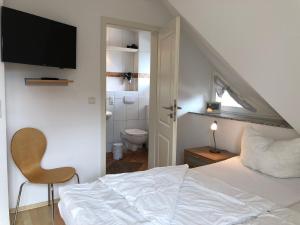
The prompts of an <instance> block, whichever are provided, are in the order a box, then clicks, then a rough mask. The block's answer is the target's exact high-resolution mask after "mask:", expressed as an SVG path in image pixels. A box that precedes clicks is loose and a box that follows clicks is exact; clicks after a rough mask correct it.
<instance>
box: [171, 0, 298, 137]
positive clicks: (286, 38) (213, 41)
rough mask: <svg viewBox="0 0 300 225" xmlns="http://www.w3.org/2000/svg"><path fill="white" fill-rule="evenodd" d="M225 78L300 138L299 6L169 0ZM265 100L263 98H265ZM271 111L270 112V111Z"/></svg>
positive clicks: (277, 1) (248, 0)
mask: <svg viewBox="0 0 300 225" xmlns="http://www.w3.org/2000/svg"><path fill="white" fill-rule="evenodd" d="M165 4H166V5H167V6H168V8H169V9H170V10H171V11H173V12H174V11H176V12H178V13H179V14H180V15H181V17H182V18H184V20H185V21H186V24H185V25H186V27H188V30H189V32H190V33H191V35H192V36H193V37H194V39H195V41H196V42H197V43H198V45H199V47H200V48H201V49H202V50H203V51H204V52H205V53H206V55H207V56H208V57H209V59H210V60H211V61H212V63H214V64H215V66H216V67H217V68H218V69H219V70H220V72H221V73H222V74H223V76H224V77H225V79H227V80H229V81H230V82H232V84H233V86H234V87H236V88H238V87H240V89H241V90H237V91H239V92H242V93H243V95H247V96H248V97H249V98H250V99H252V100H253V101H254V102H256V104H261V105H263V104H265V106H266V107H267V108H269V109H270V108H271V107H272V108H273V109H274V110H276V111H277V112H278V113H279V114H280V115H281V116H282V117H283V118H284V119H285V120H286V121H287V122H288V123H289V124H290V125H291V126H293V127H294V128H295V129H296V130H297V132H298V133H300V117H299V115H300V106H298V98H299V97H300V94H299V91H298V90H300V89H299V88H298V86H299V85H300V62H299V60H300V1H298V0H289V1H282V0H264V1H261V0H243V1H240V0H186V1H182V0H166V1H165ZM260 96H261V97H260ZM269 106H271V107H269Z"/></svg>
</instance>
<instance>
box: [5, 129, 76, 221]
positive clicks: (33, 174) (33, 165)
mask: <svg viewBox="0 0 300 225" xmlns="http://www.w3.org/2000/svg"><path fill="white" fill-rule="evenodd" d="M46 147H47V140H46V137H45V135H44V134H43V133H42V132H41V131H39V130H37V129H34V128H23V129H21V130H19V131H17V132H16V133H15V135H14V136H13V138H12V142H11V154H12V158H13V160H14V162H15V164H16V165H17V167H18V168H19V169H20V171H21V172H22V174H23V175H24V176H25V177H26V178H27V181H25V182H24V183H22V184H21V186H20V189H19V195H18V200H17V205H16V210H15V216H14V221H13V225H15V224H16V220H17V215H18V209H19V204H20V199H21V195H22V190H23V187H24V185H25V184H27V183H34V184H47V185H48V206H50V205H51V206H52V210H51V211H52V224H54V188H53V184H59V183H65V182H67V181H69V180H71V179H72V178H73V177H74V176H76V177H77V182H78V183H79V182H80V181H79V176H78V174H77V173H76V171H75V169H74V168H72V167H62V168H56V169H49V170H47V169H43V168H42V167H41V160H42V158H43V155H44V153H45V151H46ZM50 192H51V194H50Z"/></svg>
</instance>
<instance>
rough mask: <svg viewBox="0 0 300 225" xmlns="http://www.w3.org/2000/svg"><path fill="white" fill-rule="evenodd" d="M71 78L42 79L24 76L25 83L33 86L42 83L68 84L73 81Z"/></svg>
mask: <svg viewBox="0 0 300 225" xmlns="http://www.w3.org/2000/svg"><path fill="white" fill-rule="evenodd" d="M73 82H74V81H73V80H65V79H61V80H42V79H35V78H25V85H27V86H33V85H43V86H68V85H69V83H73Z"/></svg>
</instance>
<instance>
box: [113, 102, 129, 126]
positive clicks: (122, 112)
mask: <svg viewBox="0 0 300 225" xmlns="http://www.w3.org/2000/svg"><path fill="white" fill-rule="evenodd" d="M113 114H114V121H120V120H126V107H125V105H124V103H123V99H121V98H116V99H115V105H114V111H113Z"/></svg>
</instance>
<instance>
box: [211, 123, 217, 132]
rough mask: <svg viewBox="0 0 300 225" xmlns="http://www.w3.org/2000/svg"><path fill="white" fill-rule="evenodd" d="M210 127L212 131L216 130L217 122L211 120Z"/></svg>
mask: <svg viewBox="0 0 300 225" xmlns="http://www.w3.org/2000/svg"><path fill="white" fill-rule="evenodd" d="M210 129H211V130H213V131H215V130H218V123H217V121H215V122H213V123H212V124H211V125H210Z"/></svg>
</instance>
